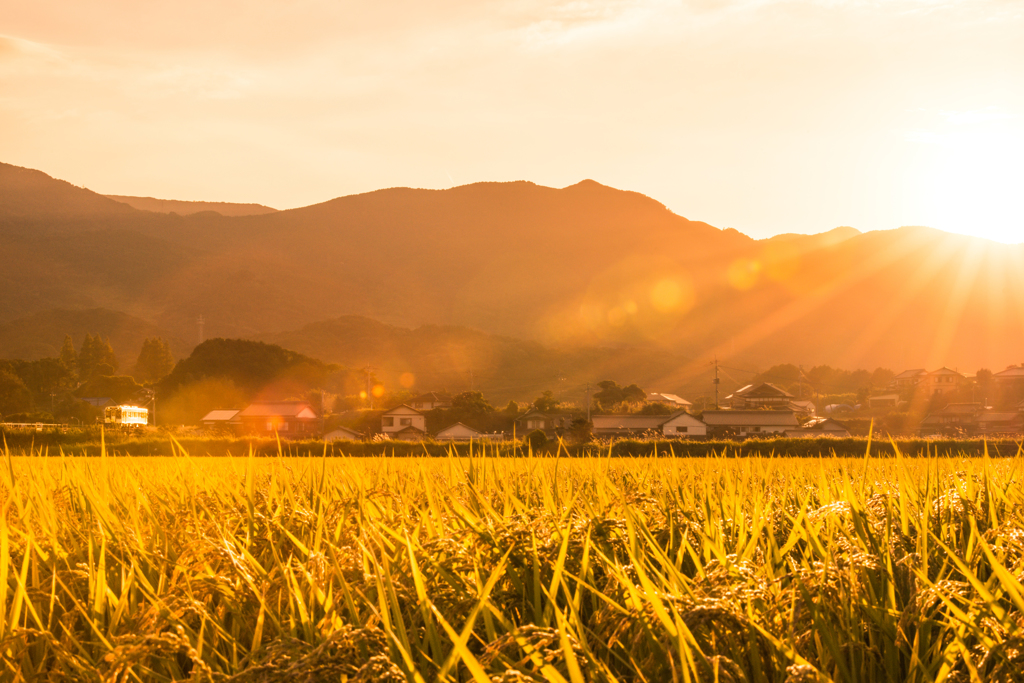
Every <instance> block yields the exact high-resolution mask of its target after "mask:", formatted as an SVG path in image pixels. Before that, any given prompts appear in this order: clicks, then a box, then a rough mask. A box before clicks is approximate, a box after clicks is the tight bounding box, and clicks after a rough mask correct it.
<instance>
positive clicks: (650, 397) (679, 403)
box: [647, 391, 693, 408]
mask: <svg viewBox="0 0 1024 683" xmlns="http://www.w3.org/2000/svg"><path fill="white" fill-rule="evenodd" d="M647 402H648V403H664V404H665V405H667V406H672V407H673V408H689V407H690V406H692V405H693V404H692V403H690V402H689V401H687V400H686V399H685V398H682V397H680V396H676V395H675V394H663V393H661V392H660V391H652V392H650V393H648V394H647Z"/></svg>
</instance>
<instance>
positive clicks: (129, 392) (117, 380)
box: [75, 375, 142, 403]
mask: <svg viewBox="0 0 1024 683" xmlns="http://www.w3.org/2000/svg"><path fill="white" fill-rule="evenodd" d="M141 389H142V385H140V384H138V383H137V382H136V381H135V378H134V377H128V376H127V375H96V376H95V377H93V378H92V379H90V380H89V381H88V382H86V383H85V384H83V385H82V386H81V387H79V388H78V390H77V391H76V392H75V393H76V394H78V396H79V397H81V398H88V397H93V398H110V399H113V400H114V402H116V403H126V402H128V401H130V400H132V399H134V398H135V397H136V396H137V395H138V394H139V392H140V390H141Z"/></svg>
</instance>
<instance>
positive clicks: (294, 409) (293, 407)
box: [238, 401, 316, 418]
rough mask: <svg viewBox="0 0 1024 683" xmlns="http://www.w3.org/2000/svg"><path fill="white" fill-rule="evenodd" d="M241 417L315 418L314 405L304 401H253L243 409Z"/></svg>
mask: <svg viewBox="0 0 1024 683" xmlns="http://www.w3.org/2000/svg"><path fill="white" fill-rule="evenodd" d="M238 416H239V417H301V418H315V417H316V412H315V411H314V410H313V407H312V406H311V405H309V404H308V403H305V402H303V401H275V402H265V403H262V402H261V403H252V404H250V405H249V407H247V408H245V409H244V410H242V411H241V412H240V413H239V414H238Z"/></svg>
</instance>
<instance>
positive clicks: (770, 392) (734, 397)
mask: <svg viewBox="0 0 1024 683" xmlns="http://www.w3.org/2000/svg"><path fill="white" fill-rule="evenodd" d="M794 400H796V396H794V395H793V394H791V393H789V392H788V391H786V390H785V389H780V388H779V387H777V386H775V385H774V384H771V383H769V382H761V383H760V384H748V385H746V386H744V387H740V388H739V389H737V390H736V391H734V392H732V393H731V394H729V395H728V396H726V397H725V400H724V401H723V404H724V405H726V406H728V407H729V408H732V409H733V410H744V409H750V408H764V407H767V408H785V407H787V406H788V404H789V403H790V402H791V401H794Z"/></svg>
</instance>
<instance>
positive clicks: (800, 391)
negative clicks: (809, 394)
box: [796, 365, 804, 401]
mask: <svg viewBox="0 0 1024 683" xmlns="http://www.w3.org/2000/svg"><path fill="white" fill-rule="evenodd" d="M797 367H798V368H800V376H799V377H797V378H796V379H797V382H798V385H797V386H799V387H800V388H799V389H798V390H797V393H798V394H799V395H800V400H801V401H802V400H804V366H802V365H798V366H797Z"/></svg>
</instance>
